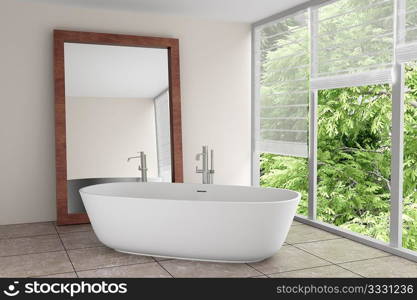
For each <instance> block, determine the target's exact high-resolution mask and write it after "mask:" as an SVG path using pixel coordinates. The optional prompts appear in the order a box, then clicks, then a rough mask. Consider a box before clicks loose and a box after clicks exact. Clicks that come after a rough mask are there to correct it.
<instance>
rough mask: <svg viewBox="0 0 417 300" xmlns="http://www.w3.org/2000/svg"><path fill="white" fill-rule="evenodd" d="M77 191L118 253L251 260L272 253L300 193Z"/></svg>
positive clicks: (153, 188) (190, 187) (173, 186)
mask: <svg viewBox="0 0 417 300" xmlns="http://www.w3.org/2000/svg"><path fill="white" fill-rule="evenodd" d="M80 194H81V197H82V200H83V202H84V205H85V208H86V210H87V213H88V216H89V217H90V220H91V224H92V227H93V230H94V232H95V233H96V235H97V237H98V239H99V240H100V241H101V242H102V243H103V244H105V245H106V246H108V247H110V248H113V249H115V250H117V251H120V252H127V253H134V254H141V255H152V256H161V257H171V258H181V259H192V260H205V261H221V262H236V263H237V262H254V261H260V260H263V259H265V258H267V257H270V256H272V255H273V254H275V253H276V252H277V251H278V250H279V249H280V248H281V246H282V244H283V242H284V240H285V238H286V236H287V234H288V231H289V228H290V226H291V223H292V220H293V217H294V214H295V210H296V207H297V204H298V202H299V200H300V194H299V193H297V192H293V191H289V190H283V189H269V188H255V187H243V186H222V185H201V184H183V183H137V182H118V183H106V184H98V185H92V186H88V187H85V188H82V189H80Z"/></svg>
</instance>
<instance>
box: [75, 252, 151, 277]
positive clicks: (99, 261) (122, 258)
mask: <svg viewBox="0 0 417 300" xmlns="http://www.w3.org/2000/svg"><path fill="white" fill-rule="evenodd" d="M68 254H69V256H70V258H71V261H72V264H73V265H74V268H75V270H76V271H82V270H90V269H97V268H103V267H114V266H122V265H132V264H141V263H148V262H154V260H153V259H152V257H150V256H140V255H131V254H124V253H120V252H117V251H114V250H113V249H110V248H107V247H97V248H85V249H77V250H69V251H68Z"/></svg>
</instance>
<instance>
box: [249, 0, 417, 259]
mask: <svg viewBox="0 0 417 300" xmlns="http://www.w3.org/2000/svg"><path fill="white" fill-rule="evenodd" d="M334 1H338V0H310V1H308V2H306V3H303V4H300V5H298V6H295V7H293V8H291V9H289V10H286V11H284V12H281V13H278V14H275V15H272V16H270V17H268V18H266V19H263V20H260V21H258V22H255V23H254V24H252V141H251V145H252V164H251V166H252V170H251V171H252V172H251V173H252V176H251V182H252V185H253V186H259V181H260V165H259V153H258V152H257V147H256V142H257V141H256V139H257V132H256V129H255V128H256V120H257V114H258V111H257V109H256V107H257V104H256V101H258V96H257V93H258V91H259V89H258V82H257V78H258V76H257V74H256V73H255V72H256V68H255V66H256V65H257V62H258V61H259V57H258V56H257V54H256V53H257V51H256V46H257V42H258V41H257V40H256V34H255V30H256V29H257V28H258V27H260V26H265V25H266V24H268V23H271V22H275V21H277V20H279V19H282V18H285V17H287V16H289V15H292V14H295V13H297V12H299V11H301V10H306V9H308V11H309V15H310V18H309V22H310V36H313V33H314V31H315V30H316V27H317V25H316V24H317V22H316V20H317V16H316V15H315V13H314V12H315V11H316V10H315V9H314V8H317V7H319V6H321V5H324V4H329V3H330V2H334ZM393 1H394V5H395V7H394V18H395V20H394V58H393V68H392V77H393V83H392V140H391V143H392V146H391V155H392V157H391V211H390V241H389V243H386V242H383V241H380V240H377V239H374V238H371V237H368V236H364V235H362V234H358V233H355V232H352V231H349V230H346V229H343V228H340V227H337V226H334V225H331V224H328V223H324V222H321V221H318V220H317V219H316V215H317V209H316V207H317V196H316V194H317V95H318V89H311V90H310V103H309V118H310V123H309V131H310V132H309V141H308V144H309V153H308V159H309V191H308V196H309V197H308V216H307V217H305V216H300V215H296V217H295V220H297V221H300V222H302V223H305V224H308V225H311V226H314V227H317V228H320V229H323V230H326V231H329V232H331V233H334V234H337V235H340V236H343V237H346V238H348V239H351V240H354V241H357V242H360V243H362V244H365V245H368V246H371V247H374V248H377V249H380V250H383V251H386V252H389V253H392V254H395V255H398V256H401V257H404V258H407V259H410V260H413V261H417V251H412V250H409V249H406V248H403V247H402V227H403V220H402V212H403V207H402V200H403V154H404V153H403V150H404V141H403V140H404V133H403V132H404V91H405V89H404V63H405V62H407V61H409V60H411V58H412V57H411V56H410V55H408V56H406V55H405V57H406V58H408V59H401V57H402V53H403V52H405V53H406V52H407V47H406V46H403V47H401V46H400V47H398V44H401V43H402V42H404V35H403V34H402V33H403V32H404V27H405V24H404V23H405V22H404V19H403V18H402V17H401V16H400V14H399V12H401V11H404V9H405V0H393ZM416 46H417V43H416ZM310 47H311V50H312V51H311V53H312V56H311V74H314V73H315V72H316V61H315V58H314V53H315V51H314V49H315V41H314V39H311V42H310ZM402 49H404V51H403V52H402ZM397 51H398V52H399V53H397ZM406 54H407V53H406ZM398 58H399V60H398ZM415 58H417V52H416V56H415ZM381 74H382V73H381ZM385 74H386V73H385ZM382 75H383V76H385V75H384V74H382Z"/></svg>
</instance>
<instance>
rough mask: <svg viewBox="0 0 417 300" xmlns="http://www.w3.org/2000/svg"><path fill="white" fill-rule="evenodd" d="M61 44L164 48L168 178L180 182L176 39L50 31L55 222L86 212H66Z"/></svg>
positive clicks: (77, 219) (82, 217) (73, 220)
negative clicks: (167, 84)
mask: <svg viewBox="0 0 417 300" xmlns="http://www.w3.org/2000/svg"><path fill="white" fill-rule="evenodd" d="M64 43H82V44H98V45H112V46H132V47H148V48H159V49H167V50H168V74H169V96H170V100H169V104H170V105H169V108H170V125H171V159H172V178H173V182H183V163H182V135H181V93H180V66H179V41H178V39H172V38H160V37H146V36H136V35H122V34H108V33H95V32H80V31H66V30H54V79H55V148H56V153H55V159H56V205H57V224H58V225H68V224H83V223H89V219H88V216H87V214H86V213H72V214H70V213H68V199H67V145H66V128H65V123H66V120H65V118H66V116H65V60H64Z"/></svg>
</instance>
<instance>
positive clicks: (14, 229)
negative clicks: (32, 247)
mask: <svg viewBox="0 0 417 300" xmlns="http://www.w3.org/2000/svg"><path fill="white" fill-rule="evenodd" d="M45 234H56V230H55V227H54V224H53V223H52V222H42V223H25V224H13V225H0V239H4V238H14V237H26V236H35V235H45Z"/></svg>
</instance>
